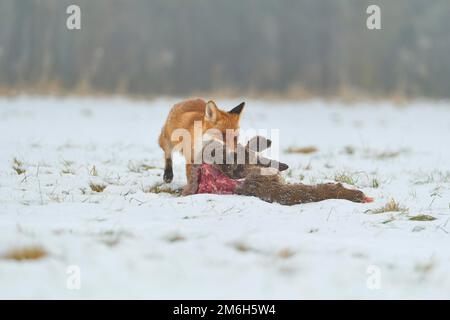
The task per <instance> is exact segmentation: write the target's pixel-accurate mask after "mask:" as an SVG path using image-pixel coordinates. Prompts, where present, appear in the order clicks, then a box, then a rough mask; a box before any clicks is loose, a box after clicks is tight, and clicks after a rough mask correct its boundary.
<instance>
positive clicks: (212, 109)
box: [205, 101, 219, 123]
mask: <svg viewBox="0 0 450 320" xmlns="http://www.w3.org/2000/svg"><path fill="white" fill-rule="evenodd" d="M218 112H219V111H218V108H217V106H216V104H215V103H214V101H208V103H207V104H206V109H205V120H206V121H209V122H213V123H215V122H216V121H217V113H218Z"/></svg>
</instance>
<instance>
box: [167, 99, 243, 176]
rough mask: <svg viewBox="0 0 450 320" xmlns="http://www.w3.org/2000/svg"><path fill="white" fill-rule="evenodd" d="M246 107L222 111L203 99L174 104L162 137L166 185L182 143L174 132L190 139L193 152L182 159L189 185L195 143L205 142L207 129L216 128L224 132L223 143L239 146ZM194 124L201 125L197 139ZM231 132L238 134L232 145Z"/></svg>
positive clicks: (190, 151) (239, 106) (241, 104)
mask: <svg viewBox="0 0 450 320" xmlns="http://www.w3.org/2000/svg"><path fill="white" fill-rule="evenodd" d="M244 105H245V102H242V103H240V104H239V105H238V106H237V107H235V108H233V109H232V110H230V111H228V112H227V111H223V110H220V109H219V108H218V107H217V105H216V104H215V102H214V101H208V102H205V101H204V100H202V99H193V100H187V101H182V102H179V103H177V104H175V105H174V106H173V107H172V109H171V110H170V112H169V115H168V116H167V120H166V122H165V124H164V126H163V128H162V130H161V134H160V136H159V146H160V147H161V149H162V150H163V151H164V158H165V168H164V177H163V178H164V182H167V183H168V182H171V181H172V179H173V169H172V151H173V149H174V147H175V146H176V145H177V144H178V143H180V142H181V141H182V139H180V138H174V137H173V133H174V131H175V130H177V129H184V130H186V131H187V132H188V133H189V136H190V139H191V141H190V150H187V151H189V152H183V156H184V157H185V159H186V177H187V181H188V184H189V182H190V175H189V172H190V171H191V164H192V163H194V145H195V143H196V141H195V140H197V141H198V139H200V140H202V139H203V134H204V133H205V132H206V131H207V130H209V129H216V130H217V131H218V132H220V133H221V135H222V137H220V138H221V139H222V141H224V142H225V143H226V144H227V145H231V146H233V145H234V146H236V145H237V134H238V130H239V119H240V116H241V114H242V110H243V108H244ZM195 122H197V123H201V127H200V128H201V132H200V134H196V135H197V136H195V134H194V133H195V132H194V124H195ZM228 129H231V130H234V132H235V135H234V137H233V140H234V141H232V143H230V142H229V141H226V140H227V139H226V137H227V135H226V131H227V130H228ZM216 138H217V137H216ZM184 151H186V150H184Z"/></svg>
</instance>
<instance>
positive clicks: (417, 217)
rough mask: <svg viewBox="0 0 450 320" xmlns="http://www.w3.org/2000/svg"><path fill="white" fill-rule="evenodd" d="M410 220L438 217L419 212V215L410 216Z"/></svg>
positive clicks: (428, 219) (425, 219)
mask: <svg viewBox="0 0 450 320" xmlns="http://www.w3.org/2000/svg"><path fill="white" fill-rule="evenodd" d="M409 220H411V221H433V220H436V218H435V217H433V216H429V215H427V214H419V215H417V216H414V217H410V218H409Z"/></svg>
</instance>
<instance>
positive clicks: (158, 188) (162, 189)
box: [145, 184, 183, 196]
mask: <svg viewBox="0 0 450 320" xmlns="http://www.w3.org/2000/svg"><path fill="white" fill-rule="evenodd" d="M182 191H183V190H182V188H179V189H171V188H169V187H167V186H164V184H155V185H154V186H152V187H150V188H149V189H147V190H145V192H148V193H157V194H158V193H169V194H171V195H174V196H181V192H182Z"/></svg>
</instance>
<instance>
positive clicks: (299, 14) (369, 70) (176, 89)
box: [0, 0, 450, 97]
mask: <svg viewBox="0 0 450 320" xmlns="http://www.w3.org/2000/svg"><path fill="white" fill-rule="evenodd" d="M69 4H78V5H79V6H80V7H81V12H82V16H81V26H82V29H81V30H78V31H72V30H68V29H67V28H66V19H67V17H68V15H67V14H66V8H67V6H68V5H69ZM369 4H378V5H379V6H380V7H381V13H382V16H381V17H382V30H368V29H367V28H366V19H367V16H368V15H367V14H366V8H367V6H368V5H369ZM0 87H1V88H3V89H5V90H10V89H14V90H35V91H38V92H40V91H41V92H45V91H51V90H55V91H59V92H77V91H82V90H86V91H90V92H101V93H129V94H149V95H157V94H176V95H186V94H192V93H196V92H220V91H229V92H234V93H250V92H252V93H256V94H258V93H277V94H292V93H294V94H295V93H299V94H300V93H302V92H303V93H304V92H306V93H308V94H313V95H337V94H340V93H342V92H346V91H347V92H358V93H363V94H368V95H373V96H389V95H396V94H401V95H405V96H426V97H450V2H449V1H448V0H428V1H424V0H396V1H391V0H384V1H382V0H373V1H366V0H279V1H274V0H240V1H237V0H229V1H224V0H126V1H125V0H72V1H66V0H0Z"/></svg>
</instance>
